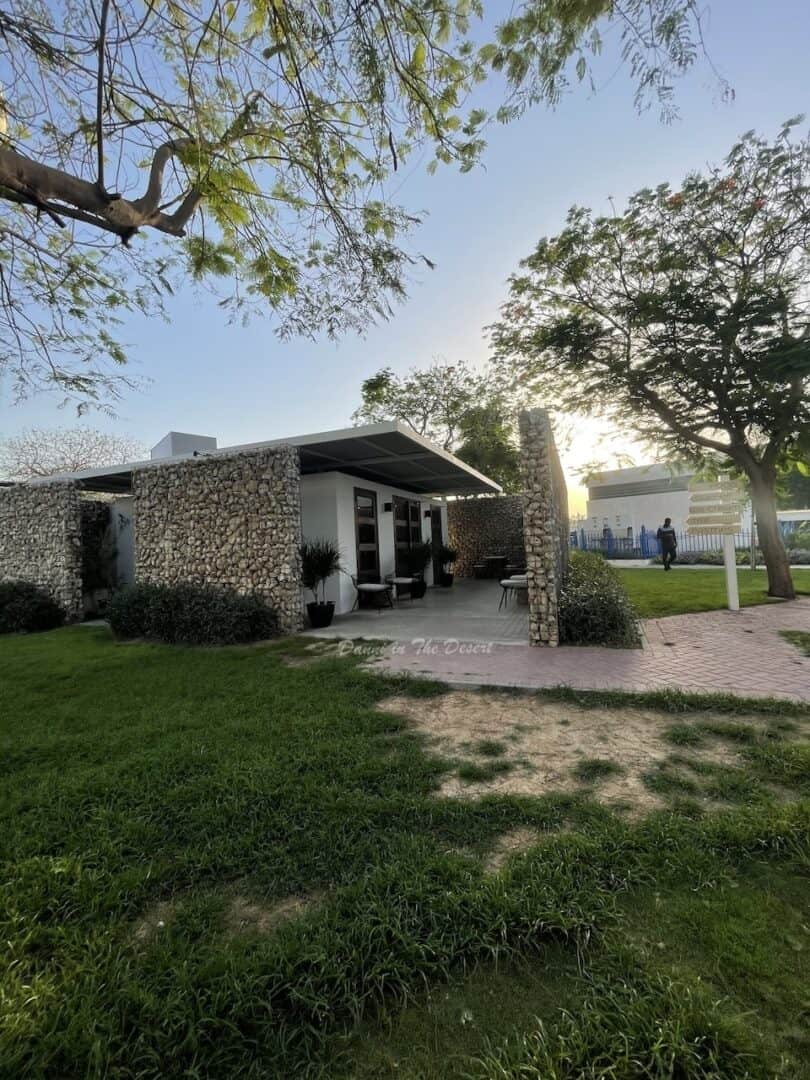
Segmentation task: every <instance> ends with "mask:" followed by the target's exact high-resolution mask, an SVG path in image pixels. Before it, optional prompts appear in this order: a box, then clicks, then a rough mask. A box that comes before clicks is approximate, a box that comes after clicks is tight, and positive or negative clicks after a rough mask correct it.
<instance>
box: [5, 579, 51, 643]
mask: <svg viewBox="0 0 810 1080" xmlns="http://www.w3.org/2000/svg"><path fill="white" fill-rule="evenodd" d="M64 621H65V612H64V611H63V610H62V608H61V607H60V606H59V605H58V604H57V603H56V602H55V601H54V600H52V599H51V598H50V596H48V594H47V593H46V592H43V590H42V589H40V588H39V587H38V586H36V585H32V584H31V582H30V581H4V582H0V634H19V633H26V634H29V633H32V632H34V631H36V630H53V629H54V628H55V627H57V626H61V625H62V624H63V623H64Z"/></svg>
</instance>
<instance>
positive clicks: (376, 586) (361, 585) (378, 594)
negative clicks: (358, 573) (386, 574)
mask: <svg viewBox="0 0 810 1080" xmlns="http://www.w3.org/2000/svg"><path fill="white" fill-rule="evenodd" d="M351 579H352V585H354V588H355V591H356V593H357V595H356V596H355V598H354V607H353V608H352V611H357V609H358V607H359V606H360V597H361V595H362V596H367V597H368V599H369V601H370V602H371V606H372V607H376V609H377V614H378V615H379V614H380V612H381V611H382V609H383V607H384V606H385V605H386V604H387V606H388V607H390V608H392V607H393V606H394V600H393V598H392V596H391V593H392V591H393V588H394V587H393V585H392V584H391V583H390V582H388V581H358V580H357V578H356V577H355V576H354V574H352V575H351Z"/></svg>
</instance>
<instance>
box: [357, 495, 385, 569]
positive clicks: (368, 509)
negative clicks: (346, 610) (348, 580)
mask: <svg viewBox="0 0 810 1080" xmlns="http://www.w3.org/2000/svg"><path fill="white" fill-rule="evenodd" d="M354 531H355V537H356V540H357V580H358V581H379V580H380V543H379V535H378V522H377V496H376V495H375V493H374V492H373V491H364V490H363V489H362V488H355V489H354Z"/></svg>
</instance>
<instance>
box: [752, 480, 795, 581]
mask: <svg viewBox="0 0 810 1080" xmlns="http://www.w3.org/2000/svg"><path fill="white" fill-rule="evenodd" d="M749 475H750V474H749ZM750 478H751V499H752V502H753V504H754V513H755V514H756V520H757V535H758V536H759V546H760V547H761V548H762V557H763V559H764V560H765V566H766V568H767V571H768V596H778V597H781V598H782V599H784V600H793V599H795V597H796V590H795V589H794V587H793V578H792V577H791V576H790V563H789V562H788V557H787V552H786V551H785V545H784V543H783V542H782V533H781V532H780V530H779V520H778V518H777V516H776V474H775V473H774V474H773V475H770V474H768V473H764V472H760V473H758V474H757V475H755V476H751V477H750Z"/></svg>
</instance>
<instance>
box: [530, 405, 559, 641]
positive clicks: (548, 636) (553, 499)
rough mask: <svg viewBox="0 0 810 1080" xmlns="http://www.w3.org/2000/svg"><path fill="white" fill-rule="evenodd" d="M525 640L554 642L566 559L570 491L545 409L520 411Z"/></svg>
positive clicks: (556, 636)
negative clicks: (526, 584) (526, 586)
mask: <svg viewBox="0 0 810 1080" xmlns="http://www.w3.org/2000/svg"><path fill="white" fill-rule="evenodd" d="M520 464H521V478H522V481H523V488H524V492H525V494H524V511H523V533H524V538H525V542H526V573H527V575H528V579H529V644H530V645H558V644H559V623H558V605H559V591H560V587H561V585H562V582H563V579H564V577H565V572H566V567H567V560H568V492H567V489H566V485H565V477H564V476H563V471H562V467H561V465H560V459H559V457H558V455H557V448H556V446H555V444H554V435H553V433H552V429H551V420H550V418H549V415H548V413H547V412H546V410H545V409H531V410H528V411H526V412H522V413H521V414H520Z"/></svg>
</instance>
